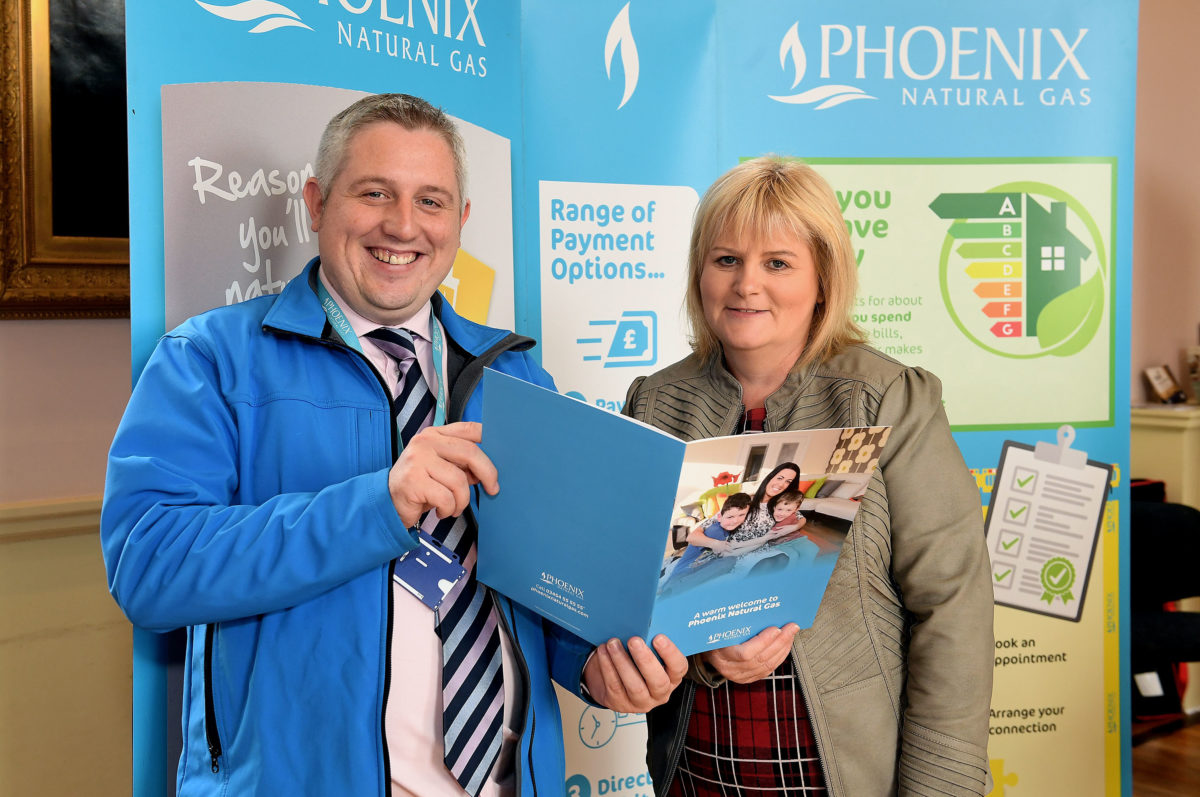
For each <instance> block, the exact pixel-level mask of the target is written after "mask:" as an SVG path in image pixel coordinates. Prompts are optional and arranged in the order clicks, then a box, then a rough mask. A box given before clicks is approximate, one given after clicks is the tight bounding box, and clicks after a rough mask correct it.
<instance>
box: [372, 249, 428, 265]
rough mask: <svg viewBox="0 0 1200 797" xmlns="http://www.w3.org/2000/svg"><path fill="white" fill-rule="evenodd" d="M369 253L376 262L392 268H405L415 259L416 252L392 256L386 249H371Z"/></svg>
mask: <svg viewBox="0 0 1200 797" xmlns="http://www.w3.org/2000/svg"><path fill="white" fill-rule="evenodd" d="M370 252H371V256H372V257H374V258H375V259H376V260H378V261H380V262H381V263H387V264H389V265H393V266H406V265H408V264H409V263H411V262H413V261H414V260H416V259H417V253H416V252H408V253H406V254H403V255H397V254H393V253H391V252H389V251H387V250H386V249H372V250H370Z"/></svg>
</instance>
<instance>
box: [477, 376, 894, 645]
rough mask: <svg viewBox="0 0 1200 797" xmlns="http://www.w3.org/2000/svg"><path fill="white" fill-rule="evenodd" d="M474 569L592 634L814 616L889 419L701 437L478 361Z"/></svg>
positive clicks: (765, 623)
mask: <svg viewBox="0 0 1200 797" xmlns="http://www.w3.org/2000/svg"><path fill="white" fill-rule="evenodd" d="M483 396H484V398H483V444H482V445H483V450H484V453H486V454H487V455H488V456H489V457H490V458H491V460H492V462H494V463H495V465H496V467H497V469H498V471H499V474H500V493H499V494H498V495H496V496H487V495H485V496H483V499H482V501H481V504H480V508H479V513H478V520H479V564H478V567H479V571H478V576H479V579H480V581H482V582H484V583H485V584H487V585H489V586H491V587H492V588H494V589H496V590H498V591H500V592H502V593H504V594H505V595H507V596H508V597H510V598H512V599H513V600H515V601H517V602H518V603H521V604H523V605H525V606H527V607H529V608H530V609H532V610H533V611H535V612H537V613H538V614H541V615H542V616H544V617H546V618H548V619H550V620H552V621H554V622H555V623H557V624H559V625H560V626H562V627H564V628H567V629H570V630H571V631H574V632H575V633H576V634H578V635H579V636H581V637H583V638H584V639H586V640H588V641H589V642H592V643H594V644H597V645H598V644H601V643H602V642H604V641H605V640H608V639H611V638H612V637H618V638H620V639H623V640H628V639H629V638H630V637H633V636H640V637H643V638H646V639H651V638H653V637H654V636H655V635H657V634H660V633H662V634H666V635H667V636H668V637H670V638H671V640H672V641H673V642H674V643H675V644H676V645H677V646H678V647H679V648H680V650H682V651H683V652H684V653H685V654H690V653H697V652H699V651H702V650H709V649H711V648H718V647H725V646H728V645H733V644H737V643H739V642H743V641H745V640H747V639H749V638H750V637H752V636H754V635H755V634H757V633H758V632H759V631H761V630H763V629H764V628H768V627H770V626H782V625H783V624H785V623H788V622H795V623H797V624H798V625H800V627H801V628H805V627H808V626H809V625H811V624H812V621H813V618H814V617H815V616H816V612H817V606H818V604H820V602H821V596H822V595H823V594H824V592H825V586H826V584H827V583H828V581H829V576H830V575H831V574H832V572H833V568H834V565H835V564H836V562H837V557H838V553H839V552H840V550H841V547H842V543H843V542H844V541H845V538H846V534H847V532H848V531H849V529H850V524H851V523H852V522H853V520H854V517H855V515H856V514H857V512H858V507H859V499H860V498H861V497H862V495H863V493H864V492H865V491H866V489H867V484H868V483H869V482H870V480H871V478H872V476H873V474H874V472H875V470H876V468H877V465H878V461H879V455H880V453H881V452H882V450H883V448H884V446H885V445H886V443H887V438H888V435H889V433H890V427H863V428H854V429H813V430H804V431H791V432H771V433H762V434H744V435H736V436H732V437H718V438H712V439H708V440H697V441H694V442H691V443H684V442H683V441H681V440H679V439H677V438H675V437H672V436H671V435H669V434H667V433H665V432H662V431H660V430H658V429H655V428H653V427H650V426H648V425H646V424H643V423H641V422H639V421H635V420H633V419H630V418H626V417H624V416H621V415H617V414H614V413H612V412H608V411H606V410H603V409H600V408H599V407H594V406H591V405H589V404H586V403H584V402H582V401H578V400H576V399H573V398H570V397H568V396H562V395H559V394H557V393H554V392H553V391H550V390H546V389H544V388H540V387H537V386H534V385H530V384H528V383H526V382H522V381H520V380H519V379H515V378H513V377H510V376H507V375H505V374H501V373H498V372H495V371H491V370H488V371H486V372H485V373H484V377H483Z"/></svg>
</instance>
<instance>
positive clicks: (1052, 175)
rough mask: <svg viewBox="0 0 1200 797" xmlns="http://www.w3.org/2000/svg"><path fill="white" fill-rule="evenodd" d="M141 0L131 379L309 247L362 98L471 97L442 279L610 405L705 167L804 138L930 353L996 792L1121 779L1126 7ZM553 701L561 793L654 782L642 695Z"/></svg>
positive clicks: (650, 360) (878, 335) (146, 772)
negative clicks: (324, 186)
mask: <svg viewBox="0 0 1200 797" xmlns="http://www.w3.org/2000/svg"><path fill="white" fill-rule="evenodd" d="M127 17H128V51H129V98H130V99H129V104H130V117H129V119H130V152H131V204H132V208H133V211H132V225H133V230H132V239H131V246H132V258H133V263H132V273H133V279H134V282H133V285H134V288H133V290H134V297H133V298H134V304H133V329H134V361H135V366H137V368H139V369H140V366H141V364H142V362H144V360H145V357H146V356H148V354H149V351H150V349H151V348H152V346H153V343H154V341H155V339H156V338H157V337H158V335H159V334H161V333H162V332H163V331H164V329H165V328H167V327H169V326H173V325H174V324H175V323H177V322H178V321H179V320H181V319H182V318H184V317H186V316H187V315H189V314H191V313H194V312H197V311H199V310H202V309H205V308H207V307H211V306H217V305H221V304H227V303H230V302H233V301H238V300H241V299H243V298H247V297H250V296H254V295H258V294H260V293H273V292H277V291H278V290H279V289H280V288H281V287H282V285H283V284H284V282H285V281H286V280H287V279H289V278H291V276H293V275H294V274H295V273H297V272H298V270H299V269H300V267H301V266H302V265H303V263H304V261H305V260H307V259H308V257H310V256H311V254H312V252H313V251H314V246H315V239H313V237H312V236H311V234H310V233H308V232H307V231H306V229H307V228H306V221H307V220H306V218H305V216H304V210H303V205H302V203H300V202H299V201H298V200H299V194H298V191H297V190H296V188H297V185H298V184H299V183H301V182H302V181H303V178H304V177H305V176H306V175H307V174H308V173H309V170H311V163H312V161H313V160H314V159H315V146H316V140H317V137H318V136H319V133H320V129H321V127H322V126H323V124H324V122H325V120H326V119H327V118H328V116H329V115H330V114H331V113H332V112H333V111H334V110H336V109H338V108H340V107H342V106H343V105H345V104H347V103H348V102H350V101H351V99H353V97H355V96H357V95H358V94H359V93H362V92H377V91H405V92H410V93H414V94H418V95H421V96H424V97H426V98H428V99H430V100H431V101H433V102H434V103H436V104H439V105H441V106H443V107H445V108H446V110H447V111H448V112H449V113H450V114H451V115H453V116H454V117H455V118H456V119H458V120H459V121H460V122H461V123H462V126H463V129H464V133H465V137H466V139H467V145H468V150H469V153H468V155H469V159H470V170H469V171H470V194H471V198H472V200H473V206H472V213H471V219H470V221H469V223H468V224H467V227H466V230H465V233H464V239H463V250H462V252H460V255H459V258H458V259H457V260H456V262H455V266H454V269H453V271H452V272H451V275H450V277H449V278H448V280H447V282H446V284H445V285H443V287H442V290H443V292H444V293H445V294H446V296H447V298H449V299H450V300H451V301H452V302H454V304H455V306H456V307H457V308H458V309H459V310H460V311H462V312H464V313H465V314H467V315H468V316H470V317H472V318H476V319H478V320H487V321H488V322H489V323H493V324H497V325H501V326H506V325H512V326H515V327H516V328H517V330H518V331H520V332H523V333H525V334H531V335H534V336H535V337H537V338H538V339H539V340H540V341H541V345H540V346H539V348H538V351H540V355H541V357H542V359H543V363H544V364H545V365H546V366H547V368H548V369H549V370H550V371H551V373H553V374H554V376H555V378H556V380H557V383H558V385H559V388H560V390H562V391H563V392H568V393H571V394H572V395H574V396H576V397H577V398H580V399H582V400H585V401H587V402H589V403H594V404H597V405H599V406H602V407H605V408H608V409H612V410H619V409H620V408H621V406H622V402H623V401H624V397H625V392H626V387H627V386H628V384H629V382H630V381H631V380H632V379H633V378H634V377H635V376H638V375H642V374H646V373H650V372H652V371H654V370H656V369H658V368H661V367H664V366H665V365H668V364H670V363H671V362H674V361H675V360H677V359H679V358H680V357H682V356H684V355H685V354H686V352H687V351H688V348H687V344H686V340H685V335H684V326H683V323H682V312H681V305H682V301H681V300H682V293H683V284H684V270H685V264H686V249H687V240H688V235H689V232H690V222H691V216H692V213H693V211H694V209H695V207H696V204H697V202H698V201H699V196H700V194H701V193H703V191H704V189H705V188H706V187H707V186H708V185H709V184H710V183H711V182H712V180H713V179H714V178H716V177H717V176H718V175H719V174H720V173H721V172H723V171H725V170H726V169H727V168H729V167H730V166H732V165H734V164H736V163H737V162H738V161H739V160H740V159H743V158H748V157H754V156H756V155H760V154H763V153H768V152H774V153H778V154H781V155H785V156H791V157H797V158H802V159H804V160H806V161H808V162H809V163H811V164H813V166H814V167H815V168H817V169H818V170H819V171H820V172H821V173H822V174H823V175H825V177H826V178H827V179H828V180H829V181H830V183H831V184H832V185H833V187H834V189H835V191H836V192H837V196H838V200H839V202H840V204H841V205H842V210H843V214H844V215H845V218H846V223H847V229H848V232H849V233H850V236H851V239H852V241H853V242H854V245H855V249H856V254H857V257H858V264H859V275H860V282H861V287H860V292H859V297H858V305H857V307H856V310H855V312H856V316H857V318H858V320H859V322H860V323H861V324H862V325H863V326H864V328H866V329H867V330H868V331H869V332H870V333H871V336H872V340H873V343H874V345H876V346H877V347H878V348H880V349H881V350H883V351H884V352H886V353H888V354H891V355H892V356H894V357H896V358H897V359H899V360H901V361H903V362H905V363H908V364H911V365H919V366H922V367H925V368H928V369H929V370H931V371H932V372H934V373H935V374H937V375H938V376H939V377H941V379H942V381H943V384H944V400H945V406H946V410H947V413H948V415H949V417H950V420H951V423H952V425H953V427H954V429H955V435H956V439H957V441H958V443H959V446H960V448H961V449H962V451H963V454H964V457H965V458H966V461H967V464H968V466H969V467H970V468H971V469H972V472H973V473H974V474H975V477H976V480H977V483H978V485H979V489H980V507H981V512H984V513H985V516H986V518H987V540H988V548H989V552H990V554H991V557H992V572H991V578H992V581H993V587H994V590H995V595H996V602H997V608H996V636H997V643H996V644H997V647H996V687H995V693H994V698H993V708H992V720H991V731H992V735H991V744H990V757H991V759H992V762H991V763H992V770H993V774H994V776H995V783H996V787H995V791H994V792H993V794H996V795H1001V794H1006V795H1057V794H1121V793H1126V794H1127V793H1129V790H1130V774H1129V772H1130V768H1129V763H1128V746H1127V744H1126V743H1123V741H1122V740H1123V739H1125V738H1127V737H1128V700H1127V697H1126V696H1125V694H1124V690H1123V681H1124V673H1123V670H1122V666H1121V662H1122V657H1123V651H1124V650H1125V647H1126V642H1125V640H1126V638H1127V634H1126V632H1125V630H1124V629H1123V627H1122V622H1121V620H1122V616H1123V608H1122V598H1121V597H1120V596H1121V591H1120V585H1121V583H1122V580H1123V578H1124V576H1123V572H1124V566H1123V564H1122V556H1123V552H1124V548H1125V544H1124V536H1125V525H1126V524H1125V521H1124V519H1123V515H1124V514H1125V513H1124V512H1123V510H1124V509H1125V502H1126V500H1127V495H1128V493H1127V487H1126V483H1125V478H1126V474H1125V471H1127V463H1128V456H1129V454H1128V431H1129V421H1128V413H1127V410H1126V409H1125V408H1126V407H1128V406H1129V395H1128V385H1127V383H1126V381H1125V380H1124V379H1123V378H1118V375H1123V374H1126V373H1128V363H1129V338H1128V326H1129V291H1130V268H1131V263H1130V252H1131V248H1130V240H1131V230H1132V223H1131V217H1132V197H1133V192H1132V185H1133V118H1134V86H1135V73H1134V70H1135V64H1136V49H1135V48H1136V40H1137V4H1136V2H1133V1H1132V0H1107V1H1106V2H1097V3H1089V4H1081V3H1074V2H1069V0H1049V1H1048V2H1034V1H1033V0H1019V1H1018V2H1013V3H1009V4H1005V5H1002V6H997V5H995V4H988V3H983V2H965V3H956V4H946V3H941V2H933V0H923V1H918V2H911V3H905V4H901V5H897V4H894V3H888V2H883V0H862V1H861V2H856V3H854V4H845V3H839V2H833V1H832V0H828V1H825V2H817V1H813V2H794V1H786V2H785V1H784V0H778V1H777V2H766V1H763V2H749V3H747V2H716V1H710V2H695V0H629V2H624V0H600V1H598V2H591V3H571V4H567V3H561V2H552V0H523V2H520V3H500V2H497V1H496V0H283V2H267V1H266V0H249V1H248V2H233V0H212V2H200V1H199V0H172V1H171V2H151V1H150V0H127ZM135 370H136V369H135ZM928 489H929V491H930V495H931V497H932V496H936V493H937V489H938V486H937V485H936V484H930V485H929V486H928ZM604 490H605V486H604V485H598V486H597V495H598V496H602V495H603V494H604ZM604 506H605V501H604V500H603V499H600V500H599V503H598V506H597V510H596V511H604V510H603V507H604ZM136 639H137V643H136V651H135V652H136V654H137V657H138V658H137V660H136V662H135V665H136V667H137V669H136V683H135V692H136V695H137V699H138V707H137V711H136V722H137V731H136V732H135V744H136V745H137V748H136V750H137V753H136V754H135V755H136V757H137V760H138V761H139V775H138V778H137V783H138V789H139V794H142V795H149V794H158V793H161V791H162V790H163V789H169V788H170V787H169V783H170V781H171V778H169V776H168V775H167V774H166V771H167V770H169V769H173V767H174V763H173V762H169V763H168V762H167V761H166V758H167V756H166V754H165V753H163V752H162V751H161V749H160V748H157V747H156V746H155V744H156V743H155V742H153V741H151V740H152V739H153V738H154V736H155V734H161V726H162V724H163V723H165V722H167V721H168V720H166V718H165V716H166V711H165V710H164V709H163V707H162V703H161V699H160V698H159V697H158V695H159V693H160V692H162V691H163V681H164V678H163V668H162V666H161V660H160V654H159V652H158V651H157V648H156V647H155V645H154V644H153V640H152V637H150V636H149V635H145V634H142V633H140V632H139V634H138V635H137V638H136ZM562 703H563V709H564V711H563V724H564V732H565V734H566V737H567V741H568V747H569V750H568V776H569V780H568V785H567V791H568V793H569V794H571V795H574V796H576V797H589V796H590V795H601V794H619V795H622V797H638V796H639V795H645V794H650V793H651V790H652V788H651V785H650V784H649V782H648V777H647V776H646V773H645V766H644V762H643V752H644V747H643V745H644V735H645V730H644V728H645V726H644V720H643V719H642V718H641V717H639V716H636V715H621V714H615V713H613V712H611V711H605V710H597V709H589V708H586V707H585V706H584V705H583V704H582V703H579V702H578V701H576V700H575V699H574V698H572V697H570V696H568V695H566V694H565V693H563V697H562ZM170 726H171V727H172V728H173V727H175V721H174V718H172V719H171V720H170ZM143 753H148V755H145V754H143ZM164 784H166V785H164Z"/></svg>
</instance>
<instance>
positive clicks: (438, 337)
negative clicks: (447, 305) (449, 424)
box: [317, 280, 446, 426]
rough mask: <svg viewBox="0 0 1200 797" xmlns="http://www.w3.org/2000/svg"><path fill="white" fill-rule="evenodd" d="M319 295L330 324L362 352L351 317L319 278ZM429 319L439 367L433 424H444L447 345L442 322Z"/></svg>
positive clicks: (435, 360)
mask: <svg viewBox="0 0 1200 797" xmlns="http://www.w3.org/2000/svg"><path fill="white" fill-rule="evenodd" d="M317 297H318V298H319V299H320V300H321V306H322V307H323V308H325V317H326V318H328V319H329V325H330V326H331V327H333V331H334V332H336V333H337V336H338V337H339V338H341V340H342V342H343V343H345V344H346V345H347V346H349V347H350V348H352V349H354V350H355V351H356V352H358V353H359V354H362V353H363V350H362V344H361V343H359V341H358V335H356V334H355V333H354V328H353V327H351V326H350V321H349V319H347V318H346V314H345V313H343V312H342V308H340V307H338V303H337V302H335V301H334V300H333V297H332V296H330V295H329V291H327V290H326V289H325V285H324V284H322V282H321V281H320V280H317ZM429 320H430V324H429V338H430V343H431V344H432V345H433V362H434V367H435V368H437V369H438V380H437V382H438V386H437V409H436V410H434V413H433V425H434V426H442V425H444V424H445V423H446V347H445V345H444V344H443V343H442V322H441V321H439V320H438V319H437V316H435V315H434V314H433V313H430V314H429ZM364 356H365V355H364ZM419 364H420V363H419V361H418V365H419ZM426 381H428V380H426Z"/></svg>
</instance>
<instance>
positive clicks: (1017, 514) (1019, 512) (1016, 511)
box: [1008, 506, 1029, 520]
mask: <svg viewBox="0 0 1200 797" xmlns="http://www.w3.org/2000/svg"><path fill="white" fill-rule="evenodd" d="M1028 508H1029V507H1028V506H1023V507H1021V508H1020V509H1010V510H1008V516H1009V517H1010V518H1012V519H1013V520H1016V519H1017V518H1019V517H1020V516H1021V515H1023V514H1025V510H1026V509H1028Z"/></svg>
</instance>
